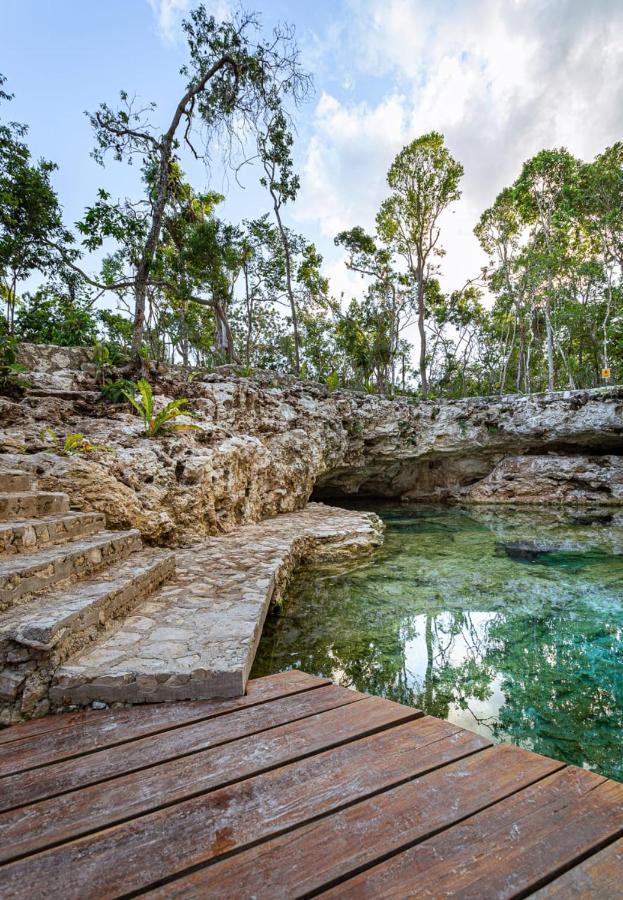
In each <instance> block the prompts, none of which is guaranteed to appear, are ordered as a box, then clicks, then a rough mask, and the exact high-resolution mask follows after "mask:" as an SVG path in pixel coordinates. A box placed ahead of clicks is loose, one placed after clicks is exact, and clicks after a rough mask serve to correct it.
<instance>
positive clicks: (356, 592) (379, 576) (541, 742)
mask: <svg viewBox="0 0 623 900" xmlns="http://www.w3.org/2000/svg"><path fill="white" fill-rule="evenodd" d="M379 512H380V513H381V515H383V517H384V518H385V520H386V523H387V527H388V532H387V539H386V544H385V547H384V548H383V550H382V551H380V552H379V553H378V554H377V555H376V556H375V557H374V558H373V559H371V560H369V561H367V562H365V563H364V564H362V563H361V562H359V563H358V564H356V565H354V566H352V567H351V568H350V569H346V570H344V569H341V570H340V569H335V568H328V567H319V568H317V569H315V570H313V571H312V572H310V571H306V572H304V573H301V574H300V575H299V577H298V578H295V580H294V581H293V583H292V585H291V587H290V590H289V592H288V594H287V596H286V598H285V600H284V602H283V604H282V606H281V607H280V608H279V609H276V610H273V611H272V613H271V614H270V615H269V618H268V620H267V624H266V626H265V630H264V636H263V638H262V642H261V644H260V649H259V652H258V657H257V660H256V665H255V668H254V673H253V674H254V675H262V674H268V673H271V672H275V671H279V670H281V669H285V668H291V667H295V668H301V669H303V670H305V671H306V672H312V673H315V674H319V675H324V676H327V677H330V678H332V679H333V680H334V681H337V682H339V683H341V684H344V685H348V686H352V687H355V688H357V689H358V690H361V691H366V692H368V693H371V694H375V695H379V696H384V697H388V698H390V699H392V700H396V701H398V702H400V703H406V704H411V705H413V706H416V707H419V708H421V709H423V710H424V711H425V712H427V713H429V714H431V715H435V716H439V717H441V718H448V719H450V720H452V721H455V722H457V723H458V724H460V725H462V726H464V727H467V728H471V729H473V730H477V731H480V732H482V733H484V734H487V735H488V736H490V737H493V739H494V740H505V741H512V742H513V743H518V744H520V745H522V746H524V747H528V748H530V749H532V750H534V751H536V752H538V753H543V754H545V755H548V756H553V757H556V758H558V759H563V760H565V761H566V762H569V763H574V764H576V765H584V766H588V767H590V768H593V769H595V770H597V771H599V772H602V773H603V774H604V775H607V776H609V777H613V778H618V779H620V780H623V754H622V752H621V738H622V735H623V552H622V551H623V528H621V526H620V525H619V524H618V522H617V520H616V517H612V515H611V514H604V513H603V512H599V513H598V514H595V516H594V518H591V516H590V515H589V514H588V513H586V512H583V513H582V514H581V515H580V514H579V513H578V514H576V516H575V518H573V519H571V518H569V517H568V516H565V515H563V514H562V513H552V514H550V515H549V516H546V515H544V514H543V513H542V511H539V513H538V515H537V516H535V515H534V514H530V513H526V512H517V513H513V512H510V511H502V512H500V511H497V510H496V511H491V510H477V511H474V510H470V511H469V512H468V511H466V510H463V509H458V508H444V507H439V508H423V507H419V508H418V507H410V508H400V509H385V510H383V509H381V510H379Z"/></svg>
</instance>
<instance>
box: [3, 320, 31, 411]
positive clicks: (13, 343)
mask: <svg viewBox="0 0 623 900" xmlns="http://www.w3.org/2000/svg"><path fill="white" fill-rule="evenodd" d="M18 347H19V344H18V341H17V339H16V338H15V337H13V335H11V334H9V333H8V331H7V328H6V325H4V323H0V394H2V395H4V396H5V397H20V396H21V395H22V394H23V392H24V389H25V388H27V387H28V385H29V383H28V381H26V380H25V379H23V378H21V377H20V375H21V374H22V373H23V372H25V371H26V370H25V368H24V366H22V365H21V364H20V363H19V362H18Z"/></svg>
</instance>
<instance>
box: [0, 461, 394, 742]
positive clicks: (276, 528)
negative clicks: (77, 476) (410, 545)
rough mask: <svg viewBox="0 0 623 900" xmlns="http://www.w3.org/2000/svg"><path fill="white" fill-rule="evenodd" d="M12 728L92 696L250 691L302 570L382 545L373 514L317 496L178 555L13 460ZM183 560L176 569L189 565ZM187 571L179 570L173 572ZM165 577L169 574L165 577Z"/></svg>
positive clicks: (4, 532) (6, 588)
mask: <svg viewBox="0 0 623 900" xmlns="http://www.w3.org/2000/svg"><path fill="white" fill-rule="evenodd" d="M0 483H1V485H2V487H1V489H0V491H1V492H0V724H4V725H6V724H10V723H13V722H17V721H20V720H21V719H24V718H31V717H37V716H41V715H45V714H46V713H47V712H48V711H50V710H60V709H67V708H71V707H75V706H86V705H90V704H95V705H100V704H116V703H121V704H126V703H146V702H157V701H166V700H185V699H209V698H212V697H232V696H239V695H240V694H243V693H244V690H245V687H246V682H247V678H248V676H249V672H250V669H251V666H252V663H253V658H254V656H255V651H256V648H257V644H258V642H259V639H260V636H261V632H262V626H263V624H264V619H265V617H266V613H267V611H268V608H269V606H270V603H271V602H272V601H273V600H274V599H276V598H277V597H278V596H279V594H280V592H281V591H282V590H283V588H284V586H285V583H286V582H287V579H288V578H289V576H290V575H291V573H292V571H293V569H294V568H295V566H296V565H297V564H298V563H299V562H301V561H307V560H312V559H316V560H317V559H331V560H338V559H340V558H348V557H351V556H353V555H359V554H363V553H369V552H371V551H372V550H373V549H374V548H375V547H377V546H378V545H379V544H380V543H381V542H382V526H381V523H380V520H379V519H378V518H377V517H376V516H375V515H373V514H370V513H360V512H351V511H347V510H341V509H336V508H333V507H329V506H324V505H323V504H320V503H311V504H309V505H308V506H307V507H306V508H305V509H303V510H300V511H299V512H294V513H288V514H286V515H281V516H278V517H277V518H275V519H271V520H268V521H264V522H261V523H259V524H257V525H247V526H244V527H242V528H240V529H239V530H238V531H236V532H234V533H231V534H227V535H223V536H220V537H213V538H210V539H209V540H207V541H205V542H203V543H200V544H197V545H195V546H193V547H190V548H188V549H185V550H182V551H178V552H177V553H176V554H175V555H174V554H173V553H172V552H171V551H168V550H158V549H152V548H143V546H142V542H141V539H140V534H139V532H138V531H137V530H136V529H130V530H129V531H122V532H120V531H107V530H106V529H105V519H104V517H103V516H102V515H101V514H97V513H89V512H86V513H85V512H82V513H78V512H75V511H72V510H70V509H69V500H68V497H67V495H66V494H63V493H54V494H50V493H45V492H43V491H39V490H37V485H36V482H35V481H34V476H33V475H32V474H29V473H26V472H21V471H9V470H8V469H6V468H5V469H4V470H3V469H2V466H1V459H0ZM176 565H177V570H176ZM174 574H175V577H173V576H174ZM165 582H166V583H165Z"/></svg>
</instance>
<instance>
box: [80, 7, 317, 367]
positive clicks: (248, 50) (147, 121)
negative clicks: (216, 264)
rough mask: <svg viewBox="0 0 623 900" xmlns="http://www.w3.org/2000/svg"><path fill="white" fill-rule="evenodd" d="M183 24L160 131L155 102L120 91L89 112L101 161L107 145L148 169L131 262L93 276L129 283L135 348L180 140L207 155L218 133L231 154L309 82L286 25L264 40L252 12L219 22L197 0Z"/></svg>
mask: <svg viewBox="0 0 623 900" xmlns="http://www.w3.org/2000/svg"><path fill="white" fill-rule="evenodd" d="M183 28H184V31H185V34H186V38H187V42H188V51H189V60H188V62H187V64H186V65H185V66H184V67H183V69H182V74H183V75H184V76H185V77H186V78H187V84H186V89H185V91H184V93H183V94H182V96H181V98H180V100H179V102H178V104H177V106H176V107H175V110H174V112H173V115H172V117H171V119H170V121H169V124H168V126H167V128H166V129H165V130H164V131H162V132H160V133H159V132H158V129H157V128H156V126H155V125H154V124H153V122H152V121H151V120H152V116H153V112H154V109H155V106H154V104H149V105H148V106H146V107H142V108H137V107H136V105H135V104H134V102H133V101H131V100H130V99H129V96H128V94H127V92H125V91H122V92H121V105H120V106H119V108H117V109H113V108H111V107H110V106H109V105H108V104H106V103H103V104H101V106H100V108H99V109H98V110H97V111H96V112H95V113H93V114H92V115H91V116H90V121H91V124H92V126H93V128H94V131H95V138H96V148H95V151H94V157H95V159H96V160H98V161H99V162H101V163H103V161H104V158H105V156H106V154H107V153H109V152H111V153H112V154H113V156H114V158H115V159H116V160H118V161H123V160H125V161H127V162H129V163H132V162H133V161H134V160H135V159H138V160H140V163H141V165H142V166H143V169H144V170H145V172H146V173H148V176H149V177H148V182H149V184H150V191H149V195H148V211H147V215H146V217H145V228H144V233H143V234H142V236H141V240H140V243H139V245H138V253H137V256H136V259H135V261H134V267H133V269H132V271H131V272H130V273H128V274H126V275H125V276H124V277H122V278H120V279H118V280H117V281H116V282H113V283H104V284H101V283H98V286H99V287H104V288H105V289H107V290H117V291H118V290H121V289H124V288H128V287H129V288H131V289H132V291H133V294H134V334H133V341H132V349H133V352H134V354H135V355H136V354H138V353H139V351H140V348H141V344H142V339H143V332H144V329H145V311H146V301H147V293H148V289H149V287H150V284H152V283H153V282H154V281H155V279H154V278H153V272H152V270H153V267H154V261H155V259H156V256H157V252H158V243H159V241H160V239H161V231H162V226H163V221H164V216H165V211H166V207H167V203H168V202H169V199H170V196H171V192H172V190H173V189H174V182H175V177H174V170H175V164H176V162H177V155H178V152H179V150H180V147H181V145H182V144H184V145H185V146H186V147H187V148H188V149H189V150H190V152H191V153H192V154H193V155H194V156H195V157H196V158H202V159H207V155H208V153H209V151H210V149H211V148H212V147H213V146H214V145H215V144H216V143H217V142H218V141H219V140H220V139H224V140H225V142H226V146H227V148H228V153H229V154H230V155H231V153H232V152H233V145H234V142H238V143H240V140H241V139H240V135H243V134H249V135H250V134H254V133H255V134H257V133H258V132H259V131H261V129H262V128H263V127H266V126H267V125H268V123H269V122H270V121H272V120H273V119H274V117H275V115H276V113H277V112H278V111H279V110H281V104H282V102H283V100H284V99H285V98H290V99H291V100H293V101H294V102H298V101H299V100H300V99H301V98H302V97H303V96H304V95H305V93H306V91H307V89H308V86H309V76H307V75H306V74H305V73H304V72H303V71H302V70H301V67H300V65H299V59H298V50H297V47H296V44H295V42H294V33H293V31H292V29H290V28H288V27H284V28H277V29H275V31H274V32H273V35H272V37H271V38H270V39H268V40H264V39H261V38H259V37H256V34H255V33H256V32H257V31H258V29H259V24H258V19H257V17H256V16H255V15H251V14H242V13H241V14H239V15H238V16H235V17H234V18H233V19H232V20H231V21H225V22H217V21H216V20H215V19H214V17H213V16H209V15H208V14H207V11H206V8H205V6H204V5H203V4H201V5H200V6H198V7H197V8H196V9H195V10H193V11H192V12H191V13H190V15H189V18H188V19H187V20H185V22H184V23H183ZM197 134H199V138H198V137H197ZM199 142H200V143H199ZM114 236H117V235H114Z"/></svg>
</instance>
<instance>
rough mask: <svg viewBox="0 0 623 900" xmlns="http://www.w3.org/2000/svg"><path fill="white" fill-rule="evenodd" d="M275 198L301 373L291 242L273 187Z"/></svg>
mask: <svg viewBox="0 0 623 900" xmlns="http://www.w3.org/2000/svg"><path fill="white" fill-rule="evenodd" d="M270 193H271V195H272V198H273V208H274V210H275V218H276V219H277V225H278V227H279V234H280V235H281V241H282V243H283V253H284V257H285V261H286V290H287V292H288V300H289V301H290V311H291V314H292V331H293V334H294V372H295V374H296V375H300V374H301V352H300V346H301V341H300V337H299V320H298V312H297V309H296V300H295V298H294V291H293V290H292V261H291V258H290V242H289V240H288V235H287V233H286V230H285V228H284V227H283V222H282V221H281V215H280V213H279V203H278V201H277V197H276V195H275V193H274V191H273V190H272V188H271V191H270Z"/></svg>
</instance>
